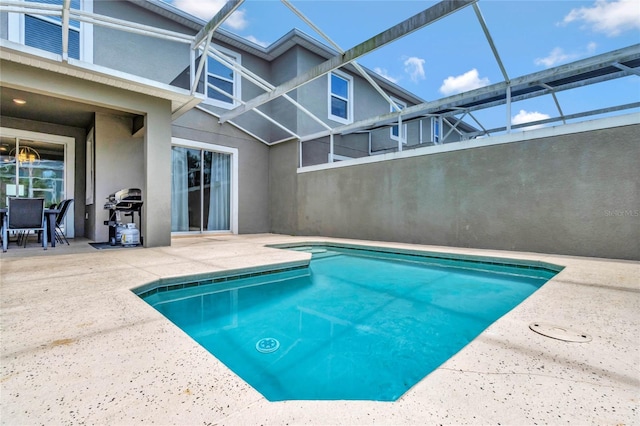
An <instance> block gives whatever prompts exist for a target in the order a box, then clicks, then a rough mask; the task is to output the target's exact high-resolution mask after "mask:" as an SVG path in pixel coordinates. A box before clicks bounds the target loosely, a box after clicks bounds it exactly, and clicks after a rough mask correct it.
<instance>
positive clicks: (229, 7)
mask: <svg viewBox="0 0 640 426" xmlns="http://www.w3.org/2000/svg"><path fill="white" fill-rule="evenodd" d="M243 2H244V0H227V2H226V3H225V5H224V6H222V9H220V10H219V11H218V13H216V15H215V16H214V17H213V18H211V20H210V21H209V22H207V24H206V25H205V26H204V27H202V29H200V31H198V34H196V35H195V37H194V38H193V42H192V43H191V48H192V49H196V48H197V47H198V46H200V44H201V43H202V41H203V40H204V39H205V37H207V35H208V34H209V33H212V32H214V31H215V30H216V29H217V28H218V27H219V26H220V25H222V23H223V22H224V21H225V19H227V18H228V17H229V16H231V14H232V13H233V12H235V11H236V9H237V8H238V7H240V5H241V4H242V3H243Z"/></svg>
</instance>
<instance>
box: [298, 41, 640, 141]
mask: <svg viewBox="0 0 640 426" xmlns="http://www.w3.org/2000/svg"><path fill="white" fill-rule="evenodd" d="M638 58H640V45H633V46H629V47H626V48H623V49H619V50H615V51H613V52H608V53H605V54H602V55H598V56H594V57H591V58H587V59H583V60H580V61H576V62H573V63H571V64H566V65H561V66H559V67H556V68H549V69H548V70H544V71H539V72H537V73H533V74H529V75H525V76H522V77H517V78H515V79H513V80H512V81H511V83H510V86H511V87H525V86H532V85H533V86H535V85H540V84H541V82H543V81H551V80H554V79H556V78H558V77H559V76H560V77H561V76H564V75H567V76H569V75H572V74H573V75H575V74H576V73H584V72H588V71H592V70H597V69H600V68H602V67H603V66H606V65H607V64H614V63H617V62H627V61H630V60H635V59H638ZM627 75H628V72H627V71H620V72H618V73H613V74H610V75H608V76H600V77H595V78H588V79H585V80H583V81H576V82H573V83H567V84H564V85H562V86H556V87H554V90H556V91H560V90H567V89H571V88H575V87H581V86H584V85H586V84H594V83H599V82H601V81H606V80H610V79H614V78H619V77H624V76H627ZM507 87H508V84H507V83H506V82H501V83H496V84H492V85H490V86H485V87H481V88H479V89H475V90H472V91H469V92H464V93H459V94H457V95H453V96H450V97H448V98H443V99H439V100H437V101H431V102H425V103H422V104H418V105H413V106H410V107H407V108H405V109H403V110H402V115H403V116H405V117H408V118H412V117H414V116H418V115H425V114H429V113H434V112H437V111H440V110H443V109H456V108H458V107H460V106H461V105H462V106H464V105H465V104H468V103H472V102H476V101H479V103H478V105H475V106H472V107H468V108H464V109H465V110H466V111H475V110H478V109H484V108H488V107H491V106H495V105H503V104H505V103H506V98H505V99H499V100H496V101H490V102H482V99H484V98H492V97H494V96H498V95H501V94H504V93H506V91H507ZM548 93H549V90H548V89H544V90H540V91H538V92H533V93H528V94H524V95H519V96H514V97H512V99H511V101H512V102H515V101H519V100H523V99H529V98H533V97H537V96H542V95H545V94H548ZM457 113H458V111H457V110H456V111H454V112H452V113H446V114H443V116H445V115H453V114H457ZM398 115H399V113H397V112H390V113H387V114H382V115H379V116H376V117H371V118H368V119H365V120H361V121H358V122H355V123H351V124H346V125H343V126H338V127H335V128H334V129H333V131H334V132H335V133H336V134H337V133H340V134H348V133H353V132H356V131H358V130H362V129H365V128H367V127H371V126H380V125H385V124H389V123H393V122H395V121H397V117H398ZM328 134H329V133H328V132H318V133H314V134H309V135H305V136H303V139H302V141H303V142H304V141H308V140H313V139H317V138H321V137H325V136H327V135H328Z"/></svg>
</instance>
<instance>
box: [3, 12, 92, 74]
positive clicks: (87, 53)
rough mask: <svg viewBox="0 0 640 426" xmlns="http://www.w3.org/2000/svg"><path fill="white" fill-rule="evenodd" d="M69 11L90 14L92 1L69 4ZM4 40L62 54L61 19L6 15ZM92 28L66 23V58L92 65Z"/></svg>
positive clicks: (80, 23) (71, 21) (41, 16)
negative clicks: (5, 36)
mask: <svg viewBox="0 0 640 426" xmlns="http://www.w3.org/2000/svg"><path fill="white" fill-rule="evenodd" d="M24 1H25V7H28V4H27V3H30V2H31V3H46V4H51V5H56V6H62V2H63V0H24ZM71 9H77V10H84V11H88V12H92V11H93V0H71ZM7 26H8V38H9V40H10V41H13V42H17V43H20V44H24V45H26V46H31V47H35V48H37V49H42V50H46V51H48V52H51V53H55V54H58V55H61V54H62V18H61V17H60V16H53V15H39V14H38V15H36V14H22V13H9V17H8V23H7ZM92 39H93V28H92V25H91V24H86V23H83V22H80V21H76V20H73V19H71V20H69V39H68V40H69V41H68V47H67V53H68V55H69V57H70V58H74V59H81V60H83V61H87V62H93V54H92V51H93V41H92Z"/></svg>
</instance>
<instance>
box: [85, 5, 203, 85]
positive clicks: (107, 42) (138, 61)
mask: <svg viewBox="0 0 640 426" xmlns="http://www.w3.org/2000/svg"><path fill="white" fill-rule="evenodd" d="M93 9H94V12H95V13H98V14H101V15H105V16H110V17H114V18H118V19H123V20H126V21H131V22H137V23H140V24H143V25H149V26H153V27H156V28H162V29H166V30H170V31H176V32H180V33H184V34H194V33H195V31H193V30H191V29H188V28H186V27H184V26H182V25H180V24H178V23H176V22H173V21H171V20H169V19H167V18H164V17H162V16H159V15H157V14H154V13H151V12H149V11H148V10H146V9H143V8H141V7H140V6H137V5H135V4H133V3H130V2H127V1H94V3H93ZM93 34H94V35H93V37H94V42H93V49H94V55H93V57H94V63H95V64H97V65H101V66H105V67H108V68H113V69H116V70H119V71H124V72H127V73H131V74H134V75H138V76H141V77H145V78H149V79H152V80H156V81H160V82H162V83H170V82H171V81H173V79H174V78H176V77H177V76H178V75H179V74H180V73H181V72H182V70H184V69H185V68H186V67H188V66H189V61H190V59H189V54H190V53H189V45H188V44H184V43H176V42H171V41H166V40H161V39H158V38H154V37H146V36H142V35H138V34H132V33H129V32H126V31H118V30H114V29H110V28H106V27H102V26H99V25H94V28H93Z"/></svg>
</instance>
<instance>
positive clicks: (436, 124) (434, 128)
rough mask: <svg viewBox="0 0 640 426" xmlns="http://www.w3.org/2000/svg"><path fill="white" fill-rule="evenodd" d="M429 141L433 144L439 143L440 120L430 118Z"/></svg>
mask: <svg viewBox="0 0 640 426" xmlns="http://www.w3.org/2000/svg"><path fill="white" fill-rule="evenodd" d="M431 140H432V141H433V143H434V144H436V145H438V144H439V143H440V118H439V117H431Z"/></svg>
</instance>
